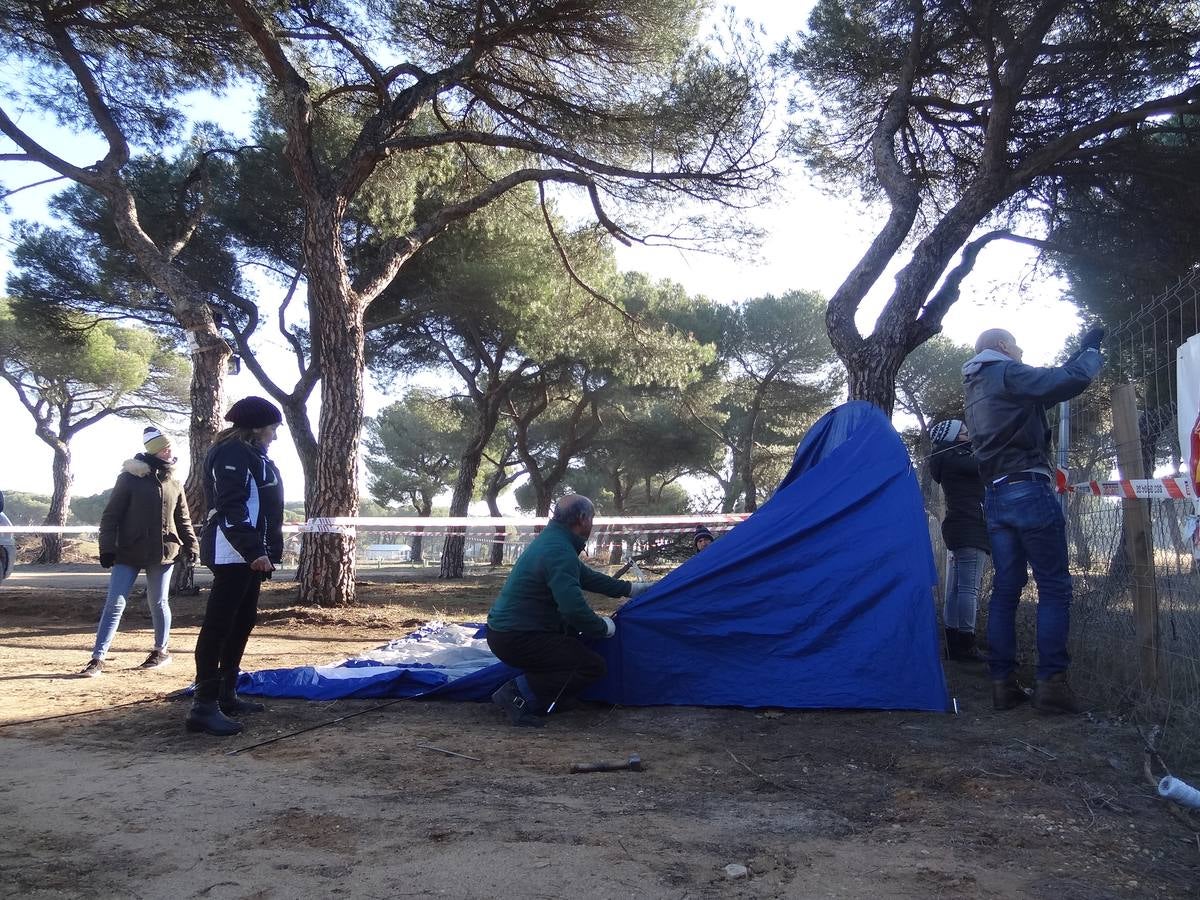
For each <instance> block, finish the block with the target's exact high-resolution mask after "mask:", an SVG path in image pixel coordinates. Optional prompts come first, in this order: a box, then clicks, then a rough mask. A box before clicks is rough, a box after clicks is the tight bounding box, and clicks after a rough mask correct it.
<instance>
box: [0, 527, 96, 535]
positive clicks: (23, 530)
mask: <svg viewBox="0 0 1200 900" xmlns="http://www.w3.org/2000/svg"><path fill="white" fill-rule="evenodd" d="M99 530H100V526H99V525H0V534H91V533H92V532H95V531H99Z"/></svg>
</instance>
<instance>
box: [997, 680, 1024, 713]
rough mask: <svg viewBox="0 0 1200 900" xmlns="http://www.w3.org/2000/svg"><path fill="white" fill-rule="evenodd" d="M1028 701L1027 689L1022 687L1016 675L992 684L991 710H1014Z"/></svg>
mask: <svg viewBox="0 0 1200 900" xmlns="http://www.w3.org/2000/svg"><path fill="white" fill-rule="evenodd" d="M1028 699H1029V689H1028V688H1025V687H1022V686H1021V682H1019V681H1017V676H1016V675H1009V676H1008V678H1006V679H1004V680H1003V681H993V682H992V708H993V709H1001V710H1002V709H1015V708H1016V707H1018V706H1020V705H1021V704H1022V703H1024V702H1026V701H1027V700H1028Z"/></svg>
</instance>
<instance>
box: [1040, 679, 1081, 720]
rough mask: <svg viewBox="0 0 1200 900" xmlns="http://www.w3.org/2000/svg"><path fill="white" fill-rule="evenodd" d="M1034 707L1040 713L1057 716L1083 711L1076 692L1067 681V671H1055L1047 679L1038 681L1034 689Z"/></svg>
mask: <svg viewBox="0 0 1200 900" xmlns="http://www.w3.org/2000/svg"><path fill="white" fill-rule="evenodd" d="M1033 708H1034V709H1036V710H1037V711H1038V712H1040V713H1047V714H1049V715H1056V716H1063V715H1074V714H1075V713H1079V712H1082V709H1081V708H1080V706H1079V701H1078V700H1076V699H1075V692H1074V691H1072V690H1071V685H1070V682H1068V681H1067V673H1066V672H1055V673H1054V674H1053V675H1051V676H1050V677H1049V678H1047V679H1046V680H1045V681H1038V683H1037V687H1036V688H1034V691H1033Z"/></svg>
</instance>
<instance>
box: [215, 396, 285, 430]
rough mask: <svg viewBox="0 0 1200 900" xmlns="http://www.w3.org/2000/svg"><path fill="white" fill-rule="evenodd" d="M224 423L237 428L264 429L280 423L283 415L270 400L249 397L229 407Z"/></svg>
mask: <svg viewBox="0 0 1200 900" xmlns="http://www.w3.org/2000/svg"><path fill="white" fill-rule="evenodd" d="M225 421H226V422H232V423H233V424H234V425H236V426H237V427H238V428H265V427H266V426H268V425H278V424H279V423H280V422H282V421H283V414H282V413H280V411H279V407H277V406H276V405H275V404H274V403H272V402H271V401H270V400H266V399H264V398H262V397H254V396H251V397H243V398H242V399H241V400H239V401H238V402H237V403H235V404H233V406H231V407H229V412H227V413H225Z"/></svg>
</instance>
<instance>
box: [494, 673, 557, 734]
mask: <svg viewBox="0 0 1200 900" xmlns="http://www.w3.org/2000/svg"><path fill="white" fill-rule="evenodd" d="M492 702H493V703H495V704H496V705H497V706H499V707H500V708H501V709H502V710H504V711H505V712H506V713H508V718H509V721H511V722H512V723H513V724H514V725H519V726H522V727H524V728H541V727H542V726H543V725H545V724H546V720H545V719H544V718H542V717H541V716H538V715H534V714H533V713H532V712H530V711H529V703H528V701H527V700H526V699H525V698H524V697H522V696H521V690H520V688H518V687H517V681H516V679H515V678H514V679H513V680H511V681H506V682H504V684H502V685H500V687H499V688H497V689H496V693H494V694H492Z"/></svg>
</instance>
